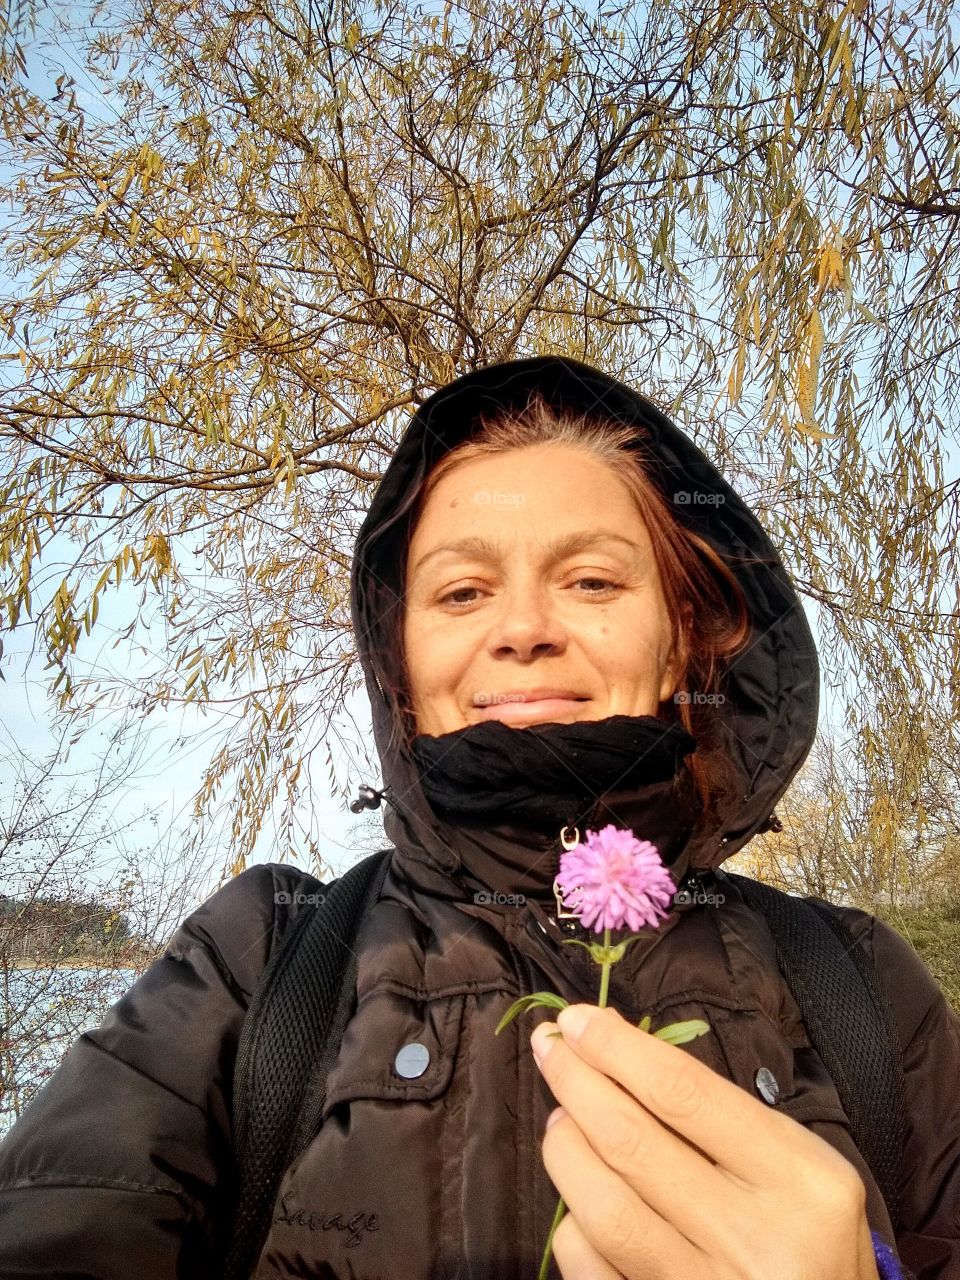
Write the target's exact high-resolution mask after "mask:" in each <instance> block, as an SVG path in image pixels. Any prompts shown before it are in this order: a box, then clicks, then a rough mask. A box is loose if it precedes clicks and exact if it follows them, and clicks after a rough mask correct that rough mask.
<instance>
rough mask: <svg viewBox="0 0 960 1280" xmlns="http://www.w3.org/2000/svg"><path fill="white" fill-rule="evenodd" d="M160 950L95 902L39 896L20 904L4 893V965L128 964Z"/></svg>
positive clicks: (0, 951) (0, 953)
mask: <svg viewBox="0 0 960 1280" xmlns="http://www.w3.org/2000/svg"><path fill="white" fill-rule="evenodd" d="M155 950H156V948H155V947H154V946H153V945H152V944H150V943H149V942H148V941H146V940H144V939H142V938H137V937H136V936H135V935H134V934H133V933H132V931H131V929H130V925H129V922H128V920H127V918H126V916H125V915H123V914H119V913H118V912H116V911H112V910H110V908H108V907H104V906H100V905H98V904H97V903H95V902H89V901H88V902H83V901H80V902H70V901H63V900H58V899H56V898H35V899H33V900H32V901H29V902H20V901H18V900H17V899H15V898H11V897H7V896H6V895H3V894H0V958H2V963H3V964H4V965H14V966H15V965H16V964H17V962H18V961H28V962H31V963H33V964H43V963H50V964H53V963H56V962H60V961H63V960H83V959H89V960H94V959H95V960H97V961H98V962H103V961H104V960H105V959H109V958H112V959H114V960H117V961H120V962H122V963H123V964H130V963H133V962H134V961H135V958H136V956H137V955H139V954H144V955H146V954H147V953H149V954H150V955H152V954H153V953H154V952H155Z"/></svg>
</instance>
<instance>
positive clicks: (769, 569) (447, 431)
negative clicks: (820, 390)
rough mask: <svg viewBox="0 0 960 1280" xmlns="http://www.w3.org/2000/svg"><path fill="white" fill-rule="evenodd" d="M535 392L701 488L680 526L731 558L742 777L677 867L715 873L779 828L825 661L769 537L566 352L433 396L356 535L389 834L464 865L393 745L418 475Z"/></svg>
mask: <svg viewBox="0 0 960 1280" xmlns="http://www.w3.org/2000/svg"><path fill="white" fill-rule="evenodd" d="M534 391H538V392H539V393H540V394H541V395H542V396H543V397H544V398H545V399H546V400H547V402H548V403H550V404H551V405H554V406H556V407H558V408H569V409H572V410H574V411H595V410H596V407H597V405H602V406H603V407H604V410H605V411H606V412H607V413H608V414H609V416H610V418H611V420H613V421H614V422H615V423H616V424H617V425H620V426H622V425H623V424H624V423H626V424H629V425H632V426H634V427H635V428H636V431H637V435H638V438H642V439H643V440H644V442H645V444H646V448H647V451H648V453H650V454H652V456H653V457H654V458H655V459H656V460H657V461H658V462H659V464H660V466H661V468H662V472H661V477H660V483H661V485H662V486H663V487H664V489H665V491H666V492H677V491H678V490H683V489H689V490H691V491H693V490H696V491H697V492H698V493H700V494H709V495H711V500H709V501H703V500H701V501H700V502H697V503H690V504H687V505H684V506H679V507H678V508H677V511H678V516H679V518H680V519H681V520H682V521H683V522H684V523H685V524H686V525H687V526H688V527H689V528H691V529H692V530H693V531H694V532H696V533H698V534H699V535H700V536H701V537H702V538H704V539H705V540H706V541H707V542H709V543H710V544H711V545H712V546H713V547H714V548H715V549H716V550H717V551H719V552H721V553H722V554H724V555H725V556H732V557H735V560H733V561H728V564H729V567H730V568H731V570H732V571H733V573H734V574H735V575H736V577H737V579H738V581H739V583H740V586H741V587H742V589H743V592H744V595H745V597H746V600H747V604H748V607H749V610H750V615H751V624H752V635H751V638H750V641H749V642H748V644H747V645H746V647H745V648H744V649H743V650H741V652H740V653H739V654H738V655H736V656H735V658H734V659H733V660H732V661H731V663H730V665H729V666H728V668H727V672H726V690H725V692H726V701H725V702H724V703H723V705H722V707H721V715H722V726H721V733H722V736H723V740H724V742H725V745H726V749H727V753H728V756H729V759H730V761H731V763H732V765H733V767H734V769H735V771H736V775H737V777H738V779H739V784H740V785H739V787H738V792H739V794H736V795H731V796H730V798H729V801H728V803H727V804H726V806H725V808H724V809H722V810H721V812H720V813H719V815H718V817H717V819H716V821H715V823H714V824H713V826H712V827H711V828H709V829H698V830H697V831H696V833H695V834H694V835H693V836H692V837H691V840H690V845H689V847H688V849H687V850H686V854H687V856H686V858H685V862H686V864H687V865H689V866H691V867H699V868H711V867H716V866H718V865H719V864H720V863H722V862H723V861H724V860H725V859H726V858H728V857H730V856H731V855H732V854H734V853H736V852H737V850H739V849H741V848H742V847H743V846H744V845H745V844H746V843H747V841H748V840H750V838H751V837H752V836H754V835H755V834H757V832H759V831H763V830H768V829H769V827H770V825H771V822H772V821H774V818H773V811H774V807H775V805H776V803H777V801H778V800H779V799H780V797H781V796H782V795H783V793H784V792H785V791H786V789H787V787H788V786H789V784H790V782H791V780H792V779H793V777H794V775H795V774H796V772H797V770H798V769H799V768H800V766H801V764H802V763H803V761H804V759H805V758H806V756H807V754H808V752H809V750H810V747H811V745H812V743H813V739H814V736H815V734H816V729H817V717H818V709H819V664H818V660H817V652H816V647H815V644H814V640H813V637H812V635H811V632H810V628H809V626H808V623H807V620H806V617H805V615H804V612H803V608H802V606H801V603H800V599H799V597H798V595H797V592H796V590H795V588H794V586H793V584H792V582H791V581H790V578H789V576H788V574H787V572H786V570H785V568H784V567H783V564H782V561H781V559H780V557H779V555H778V553H777V551H776V549H775V547H774V546H773V544H772V542H771V541H770V539H769V537H768V536H767V534H766V533H765V532H764V530H763V528H762V527H761V525H760V524H759V522H758V521H757V519H756V517H755V516H754V515H753V513H752V511H751V510H750V509H749V507H748V506H747V505H746V504H745V503H744V502H743V500H742V499H741V498H740V497H739V496H738V495H737V493H736V492H735V491H734V490H733V489H732V488H731V486H730V485H729V484H728V483H727V482H726V480H724V478H723V477H722V476H721V475H720V473H719V472H718V471H717V469H716V468H715V467H714V466H713V464H712V463H711V462H710V461H709V460H708V459H707V458H706V457H705V456H704V454H703V453H701V452H700V450H699V449H698V448H697V447H696V445H695V444H694V443H693V442H692V441H691V440H690V439H689V438H688V437H687V436H686V435H684V433H683V432H682V431H681V430H680V429H679V428H678V427H677V426H676V425H675V424H674V423H673V422H671V421H670V419H669V418H667V417H666V416H665V415H664V414H663V413H662V412H661V411H660V410H659V409H657V408H656V406H655V405H653V404H652V403H651V402H650V401H649V400H647V399H646V398H645V397H644V396H642V395H640V394H639V393H638V392H637V391H635V390H633V389H632V388H631V387H628V386H627V385H625V384H624V383H622V382H619V381H617V380H616V379H614V378H611V377H610V376H609V375H607V374H605V373H602V372H600V371H599V370H598V369H594V368H592V367H591V366H589V365H586V364H583V363H582V362H580V361H577V360H572V359H570V358H568V357H565V356H558V355H550V356H537V357H533V358H530V359H523V360H510V361H505V362H502V363H498V364H492V365H487V366H486V367H484V368H482V369H479V370H476V371H474V372H471V373H468V374H465V375H463V376H462V377H460V378H457V379H455V380H454V381H453V382H451V383H449V384H448V385H446V386H444V387H441V388H440V390H438V391H437V392H435V393H434V394H433V395H432V396H430V398H429V399H428V400H426V401H425V403H424V404H423V405H422V406H421V408H420V409H419V411H418V412H417V413H416V415H415V416H414V418H413V419H412V421H411V423H410V425H409V427H408V428H407V430H406V432H405V433H404V436H403V438H402V440H401V441H400V444H399V446H398V448H397V451H396V454H395V455H394V458H393V460H392V462H391V463H390V465H389V467H388V468H387V471H386V473H385V474H384V476H383V479H382V480H381V482H380V484H379V486H378V488H377V490H376V493H375V494H374V497H373V500H372V502H371V504H370V508H369V511H368V513H367V515H366V518H365V519H364V521H363V524H362V525H361V528H360V531H359V534H358V536H357V541H356V548H355V553H354V558H353V566H352V575H351V609H352V615H353V625H354V634H355V637H356V644H357V649H358V654H359V657H360V661H361V665H362V667H363V672H364V676H365V679H366V687H367V693H368V695H369V699H370V705H371V708H372V713H373V730H374V739H375V744H376V748H377V753H378V755H379V757H380V762H381V767H382V773H383V783H382V786H383V788H384V789H385V790H386V789H389V794H388V796H387V799H388V806H389V807H388V808H387V810H386V811H385V813H384V828H385V831H386V834H387V836H388V838H389V839H390V840H391V842H392V843H393V844H394V845H395V846H396V847H397V848H398V849H400V850H402V851H403V852H404V853H405V854H406V855H407V856H409V857H412V858H414V859H416V860H419V861H426V862H427V863H428V864H431V865H433V866H435V867H438V868H440V869H442V870H444V871H446V872H448V873H449V872H455V871H456V870H457V869H458V866H459V862H460V860H459V857H458V855H457V852H456V844H457V834H456V831H455V829H452V828H451V827H449V826H448V825H446V824H445V823H444V822H443V821H441V820H440V818H439V817H438V816H437V815H436V814H435V813H434V812H433V810H432V809H431V807H430V805H429V804H428V802H427V800H426V798H425V796H424V793H423V790H422V788H421V786H420V783H419V775H418V770H417V766H416V764H415V762H414V760H413V758H412V755H411V754H410V753H409V752H408V751H406V750H404V749H402V747H401V746H400V745H399V744H398V743H396V742H395V741H392V740H391V733H392V725H393V723H394V714H395V705H394V704H395V699H394V696H393V694H392V693H391V692H390V691H391V689H392V688H396V687H397V685H398V683H399V682H400V681H401V680H402V668H401V665H400V664H401V661H402V659H401V655H400V654H399V653H397V652H396V649H397V646H396V645H395V643H394V642H393V640H392V637H391V633H390V630H389V625H390V622H391V620H393V621H394V623H395V621H396V618H397V611H398V610H402V607H403V588H402V584H403V572H404V563H405V555H406V548H407V544H408V539H409V533H410V519H411V515H412V510H413V507H414V504H415V502H416V497H417V493H418V490H419V487H420V484H421V481H422V480H423V478H424V477H425V476H426V475H427V473H428V472H429V471H430V470H431V469H432V467H433V466H434V465H435V464H436V463H437V462H438V461H439V459H440V458H441V457H442V456H443V455H444V454H445V453H447V452H448V451H449V450H451V449H452V448H454V447H455V446H457V445H459V444H461V443H462V442H463V441H465V440H467V439H468V438H469V437H471V436H472V435H473V434H475V432H476V431H477V429H478V427H479V423H478V417H479V415H480V414H481V413H489V412H490V410H491V409H494V408H497V407H505V408H516V409H522V408H523V407H524V406H525V405H526V404H527V401H528V399H529V397H530V395H531V393H533V392H534Z"/></svg>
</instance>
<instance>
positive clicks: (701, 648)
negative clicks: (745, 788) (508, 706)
mask: <svg viewBox="0 0 960 1280" xmlns="http://www.w3.org/2000/svg"><path fill="white" fill-rule="evenodd" d="M479 421H480V430H479V431H478V432H477V434H475V435H473V436H472V437H471V438H470V439H469V440H467V441H465V442H464V443H463V444H461V445H458V446H456V447H455V448H453V449H451V450H450V452H449V453H447V454H445V455H444V456H443V457H442V458H441V459H440V461H439V462H438V463H437V464H436V465H435V466H434V467H433V469H432V470H431V471H430V472H429V474H428V475H427V476H426V477H425V478H424V480H423V481H422V483H421V487H420V490H419V493H418V494H417V498H416V501H415V504H414V506H413V509H412V512H411V517H410V524H409V530H410V536H412V533H413V530H414V528H415V527H416V525H417V522H418V521H419V519H420V516H421V514H422V512H423V508H424V506H425V504H426V502H427V500H428V498H429V497H430V494H431V493H432V491H433V489H434V487H435V486H436V484H437V483H438V481H439V480H440V479H441V478H442V477H443V476H444V475H446V474H447V473H448V472H449V471H451V470H452V469H453V468H454V467H456V466H459V465H460V464H461V463H463V462H467V461H470V460H471V459H473V458H478V457H484V456H488V455H490V454H497V453H505V452H507V451H509V450H513V449H523V448H528V447H530V446H532V445H539V444H570V445H574V446H576V447H578V448H581V449H584V450H586V451H587V452H589V453H590V454H591V455H592V456H593V457H594V458H596V459H597V460H598V461H600V462H605V463H607V464H608V465H610V466H612V467H614V468H615V470H616V473H617V475H618V477H620V479H622V480H623V482H624V484H625V485H626V486H627V488H628V489H629V490H630V493H631V495H632V496H633V498H634V501H635V502H636V504H637V508H638V510H639V512H640V515H641V517H642V518H643V520H644V523H645V524H646V526H647V529H648V531H650V533H651V537H652V539H653V550H654V555H655V557H656V561H657V566H658V568H659V571H660V579H661V583H662V586H663V592H664V599H665V602H666V606H667V611H668V614H669V616H670V617H671V619H673V622H674V636H673V643H674V649H673V651H674V655H675V658H676V662H677V672H678V685H677V689H678V693H679V692H686V694H687V698H686V700H684V699H682V698H681V699H680V700H678V699H677V695H676V694H675V695H674V698H673V700H672V701H669V702H664V703H661V704H660V710H659V711H658V713H657V714H658V715H659V716H660V717H661V718H662V719H664V720H667V721H679V722H680V723H681V724H682V725H683V727H684V728H685V729H686V730H687V732H688V733H690V734H692V735H693V736H694V737H695V738H696V739H697V744H698V745H697V749H696V751H695V752H694V753H693V755H692V756H690V757H689V758H688V760H687V765H688V768H689V771H690V775H691V778H692V781H693V784H694V789H695V792H696V795H697V797H698V798H699V800H700V804H701V821H707V820H709V819H711V818H713V817H714V816H715V814H716V805H717V802H718V800H720V799H721V798H723V797H726V795H727V794H728V792H729V790H730V788H731V786H733V785H734V784H735V781H736V780H735V777H734V775H733V773H732V771H731V768H730V763H729V760H728V759H727V755H726V752H725V751H724V749H723V744H722V742H721V741H720V740H719V737H718V733H717V730H718V728H719V723H720V719H721V717H720V715H719V713H718V711H717V710H716V707H717V705H718V703H717V700H716V696H715V695H718V694H722V682H723V671H724V669H725V666H726V663H727V661H728V659H729V658H731V657H732V656H733V655H734V654H735V653H737V652H738V651H739V650H740V649H742V648H743V647H744V645H745V644H746V643H747V641H748V639H749V637H750V634H751V624H750V616H749V610H748V608H747V602H746V598H745V596H744V594H743V590H742V588H741V587H740V584H739V582H738V581H737V579H736V577H735V576H734V574H733V572H732V571H731V569H729V568H728V566H727V565H726V564H725V563H724V560H723V558H722V557H721V555H720V554H719V553H718V552H717V551H716V550H715V549H714V548H713V547H712V546H711V545H710V544H709V543H708V542H706V541H705V540H704V539H703V538H701V537H700V536H699V535H697V534H696V533H693V532H692V531H691V530H690V529H688V528H686V526H684V525H683V524H681V522H680V521H679V520H678V519H677V517H676V514H675V510H674V506H673V503H672V501H671V500H670V498H669V497H668V496H667V494H666V493H665V492H664V490H663V489H662V488H661V487H660V485H659V484H658V483H657V482H656V480H655V478H654V467H653V464H652V459H651V458H650V456H649V454H648V453H647V451H646V450H645V449H644V447H643V444H642V442H640V441H638V439H637V429H636V428H635V427H633V426H628V425H626V424H620V423H614V424H612V425H611V423H610V421H609V420H607V419H604V418H602V417H600V416H599V415H593V416H591V415H590V414H587V413H574V412H572V411H569V410H563V409H555V408H553V407H552V406H551V405H549V404H548V403H547V402H546V401H544V399H543V397H542V396H541V395H540V394H539V393H534V394H533V395H532V396H531V397H530V399H529V401H528V403H527V405H526V407H525V408H523V409H518V410H502V409H501V410H497V411H495V412H494V413H493V414H491V415H489V416H481V417H480V419H479ZM654 531H656V532H655V533H654ZM692 600H695V601H696V608H694V607H693V605H692V603H691V601H692ZM395 621H396V624H397V626H398V630H399V634H398V635H397V636H396V640H397V641H398V647H397V649H396V650H395V652H396V653H402V652H403V648H402V643H403V626H402V616H398V617H396V619H395ZM403 669H404V671H405V670H406V666H405V663H404V668H403ZM395 692H396V694H397V697H398V704H397V711H398V715H399V721H398V722H397V723H396V724H395V731H394V738H395V740H396V741H397V742H400V743H405V744H409V742H410V739H411V738H412V737H413V736H415V734H416V727H415V720H414V718H413V713H412V710H411V708H410V703H409V699H408V694H407V690H406V689H397V690H395ZM694 692H695V693H696V695H697V696H696V699H694V698H693V697H692V696H691V694H692V693H694ZM711 695H713V696H711Z"/></svg>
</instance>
